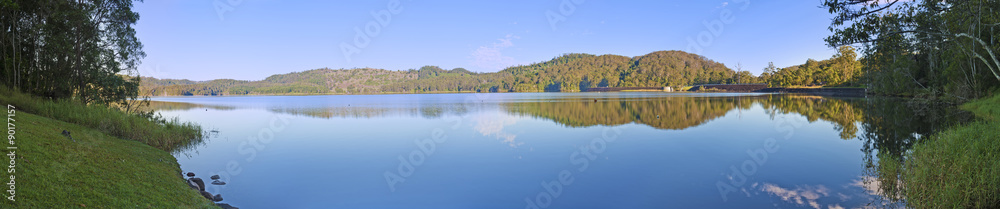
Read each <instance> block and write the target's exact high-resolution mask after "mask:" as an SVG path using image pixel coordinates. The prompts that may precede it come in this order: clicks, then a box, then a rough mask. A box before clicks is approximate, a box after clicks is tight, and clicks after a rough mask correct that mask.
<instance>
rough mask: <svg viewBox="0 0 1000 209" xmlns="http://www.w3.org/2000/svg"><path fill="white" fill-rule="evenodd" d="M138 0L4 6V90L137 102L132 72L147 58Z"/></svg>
mask: <svg viewBox="0 0 1000 209" xmlns="http://www.w3.org/2000/svg"><path fill="white" fill-rule="evenodd" d="M132 3H133V0H85V1H68V0H52V1H35V0H5V1H3V3H2V4H0V6H2V9H0V22H2V25H3V29H2V30H0V43H2V44H0V45H2V46H4V47H0V48H2V49H0V61H2V63H0V67H2V68H3V69H2V70H0V77H3V78H4V80H3V81H2V83H3V85H4V86H7V87H11V88H15V89H20V90H21V91H25V92H28V93H31V94H35V95H42V96H44V97H46V98H53V99H63V98H71V97H72V98H75V99H77V100H79V101H82V102H83V103H87V104H90V103H95V104H104V105H115V104H117V105H124V104H126V103H128V102H129V101H128V100H130V99H135V98H137V95H138V94H137V93H138V92H137V89H138V85H139V80H138V79H136V78H129V77H125V76H120V75H119V74H120V73H126V74H128V73H132V72H134V71H135V69H136V67H137V66H138V64H139V60H140V59H142V58H143V57H145V55H146V54H145V53H144V52H143V51H142V43H140V42H139V40H138V39H137V38H136V37H135V30H134V29H133V28H132V25H134V24H135V23H136V21H138V19H139V14H138V13H135V12H133V11H132Z"/></svg>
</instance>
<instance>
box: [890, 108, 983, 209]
mask: <svg viewBox="0 0 1000 209" xmlns="http://www.w3.org/2000/svg"><path fill="white" fill-rule="evenodd" d="M962 109H965V110H968V111H971V112H973V113H974V114H976V116H977V117H978V118H979V120H978V121H975V122H971V123H969V124H966V125H962V126H958V127H954V128H951V129H949V130H946V131H943V132H941V133H938V134H935V135H933V136H931V137H929V138H928V139H926V140H924V141H923V142H922V143H918V144H917V145H916V146H915V147H914V148H913V150H912V151H911V152H910V153H908V154H907V157H906V159H907V161H906V163H905V168H904V171H903V172H901V174H902V179H903V183H904V185H905V189H904V191H903V195H904V196H905V197H906V199H907V203H908V205H909V206H910V207H914V208H1000V94H996V95H994V96H992V97H989V98H984V99H980V100H977V101H973V102H969V103H966V104H964V105H962Z"/></svg>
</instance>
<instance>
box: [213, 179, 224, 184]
mask: <svg viewBox="0 0 1000 209" xmlns="http://www.w3.org/2000/svg"><path fill="white" fill-rule="evenodd" d="M212 184H214V185H226V182H223V181H219V180H218V179H216V180H215V181H212Z"/></svg>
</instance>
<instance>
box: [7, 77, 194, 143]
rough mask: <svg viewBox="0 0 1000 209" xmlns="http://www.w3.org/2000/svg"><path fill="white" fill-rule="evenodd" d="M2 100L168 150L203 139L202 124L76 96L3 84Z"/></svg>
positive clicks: (33, 112) (41, 114)
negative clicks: (49, 96)
mask: <svg viewBox="0 0 1000 209" xmlns="http://www.w3.org/2000/svg"><path fill="white" fill-rule="evenodd" d="M0 103H2V104H4V105H6V104H11V105H14V106H15V107H17V110H18V111H24V112H29V113H32V114H36V115H39V116H43V117H48V118H52V119H56V120H61V121H65V122H69V123H74V124H80V125H82V126H85V127H89V128H93V129H97V130H99V131H101V132H104V133H107V134H110V135H112V136H115V137H119V138H123V139H130V140H135V141H139V142H142V143H145V144H148V145H150V146H153V147H156V148H159V149H161V150H165V151H172V150H174V149H177V148H180V147H185V146H191V145H192V144H195V143H198V142H200V141H201V136H202V133H201V131H202V130H201V126H198V125H196V124H193V123H181V122H179V121H178V120H177V119H174V120H162V121H152V120H150V119H147V118H144V117H140V116H137V115H134V114H128V113H124V112H122V111H119V110H117V109H114V108H107V107H105V106H100V105H89V106H88V105H82V104H81V103H80V102H77V101H73V100H61V101H51V100H46V99H41V98H38V97H35V96H31V95H28V94H24V93H20V92H16V91H13V90H11V89H8V88H5V87H0Z"/></svg>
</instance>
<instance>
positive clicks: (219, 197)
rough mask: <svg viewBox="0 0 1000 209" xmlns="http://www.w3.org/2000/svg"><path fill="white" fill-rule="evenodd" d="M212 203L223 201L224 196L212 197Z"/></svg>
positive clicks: (216, 195)
mask: <svg viewBox="0 0 1000 209" xmlns="http://www.w3.org/2000/svg"><path fill="white" fill-rule="evenodd" d="M212 201H215V202H219V201H222V195H221V194H215V196H212Z"/></svg>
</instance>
